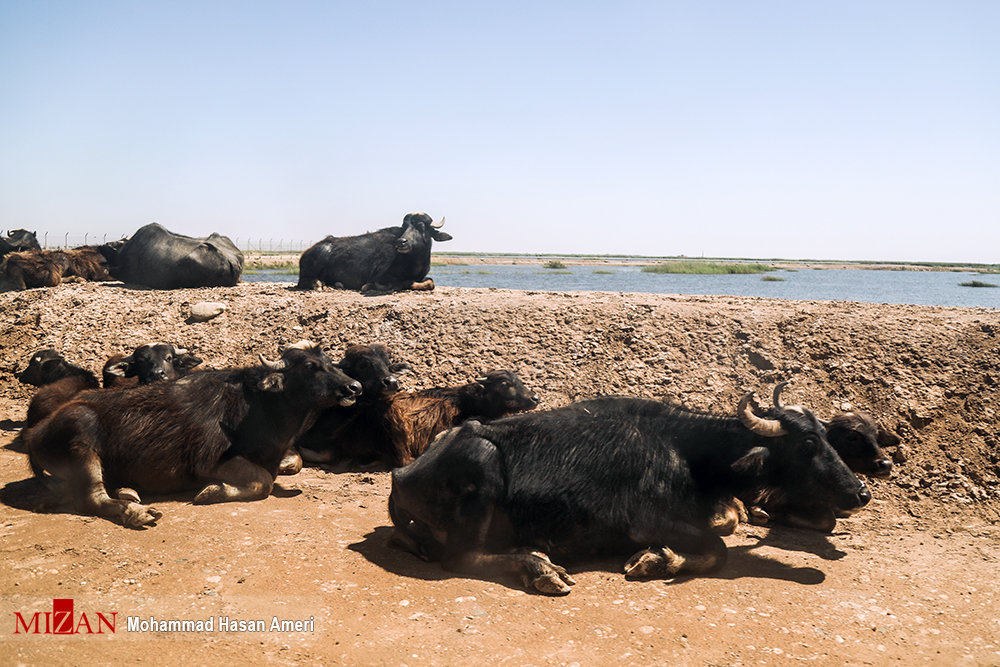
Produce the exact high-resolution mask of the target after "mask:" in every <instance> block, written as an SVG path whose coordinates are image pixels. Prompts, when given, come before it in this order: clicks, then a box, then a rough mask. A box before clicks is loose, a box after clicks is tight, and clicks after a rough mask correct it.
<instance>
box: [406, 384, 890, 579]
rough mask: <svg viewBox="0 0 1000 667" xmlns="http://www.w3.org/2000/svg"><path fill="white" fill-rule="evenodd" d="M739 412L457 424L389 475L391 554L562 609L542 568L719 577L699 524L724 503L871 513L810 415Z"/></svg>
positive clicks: (660, 408) (619, 407)
mask: <svg viewBox="0 0 1000 667" xmlns="http://www.w3.org/2000/svg"><path fill="white" fill-rule="evenodd" d="M750 399H751V396H750V395H749V394H747V395H746V396H745V397H744V398H743V400H741V401H740V404H739V407H738V408H737V414H738V418H726V417H719V416H714V415H707V414H700V413H695V412H690V411H687V410H683V409H681V408H677V407H673V406H668V405H665V404H663V403H660V402H658V401H649V400H643V399H633V398H626V397H609V398H601V399H593V400H590V401H586V402H583V403H579V404H575V405H570V406H567V407H565V408H560V409H557V410H549V411H546V412H541V413H526V414H523V415H516V416H513V417H507V418H504V419H500V420H498V421H494V422H491V423H490V424H480V423H479V422H476V421H469V422H466V423H465V424H464V425H463V426H459V427H457V428H454V429H452V430H450V431H447V432H446V433H444V434H443V435H442V436H441V437H440V438H439V439H438V440H436V441H435V443H434V444H432V445H431V447H430V448H429V449H428V450H427V451H426V452H424V454H423V455H421V456H420V457H419V458H418V459H416V460H415V461H414V462H413V463H411V464H410V465H408V466H406V467H403V468H399V469H397V470H394V471H393V473H392V491H391V492H390V496H389V514H390V516H391V518H392V522H393V525H394V526H395V530H394V534H393V538H392V542H393V544H394V545H395V546H399V547H402V548H404V549H406V550H409V551H411V552H412V553H414V554H416V555H418V556H420V557H422V558H425V559H427V560H439V561H440V562H441V565H442V566H443V567H444V569H446V570H450V571H454V572H461V573H468V574H472V575H474V576H488V577H496V576H513V577H516V578H519V579H520V580H521V582H522V584H523V585H524V586H525V587H526V588H528V589H530V590H534V591H538V592H541V593H545V594H549V595H562V594H566V593H568V592H569V591H570V586H571V585H572V584H573V583H574V581H573V579H572V577H570V576H569V574H567V572H566V570H565V569H564V568H563V567H561V566H559V565H556V564H555V563H554V562H553V561H552V560H550V558H549V554H551V555H552V557H553V558H558V559H567V560H569V559H575V560H580V559H585V558H590V557H594V556H598V555H618V556H628V555H629V554H631V557H630V558H628V560H627V562H626V563H625V567H624V569H625V574H626V576H628V577H630V578H653V577H656V578H668V577H673V576H674V575H676V574H678V573H682V572H689V573H703V572H709V571H711V570H713V569H716V568H718V567H720V566H722V565H723V564H724V563H725V561H726V557H727V552H726V546H725V542H723V540H722V538H721V537H720V536H719V534H718V531H717V527H716V526H713V525H712V520H713V518H714V517H715V514H716V510H717V507H718V506H719V504H720V503H722V502H725V501H727V500H728V499H730V498H732V497H733V496H739V497H761V496H764V495H778V494H785V493H788V494H791V495H794V496H796V497H809V496H812V497H816V498H818V499H819V500H820V501H821V502H823V503H829V504H830V505H831V506H835V507H838V508H842V509H845V510H851V509H856V508H858V507H861V506H863V505H864V504H866V503H867V502H868V501H869V500H870V499H871V494H870V493H869V492H868V490H867V488H866V487H865V485H864V483H862V482H861V481H860V480H858V478H857V477H855V476H854V474H853V473H852V472H851V471H850V470H848V468H847V466H846V465H844V462H843V461H842V460H841V459H840V457H839V456H838V455H837V453H836V452H834V451H833V449H832V448H831V447H830V444H829V443H828V442H827V441H826V438H825V432H824V429H823V426H822V425H821V424H820V422H819V420H818V419H816V417H814V416H813V415H812V413H810V412H809V411H807V410H801V411H800V410H792V409H788V410H783V411H779V412H777V413H776V414H775V415H774V418H762V417H759V416H757V415H755V414H754V413H753V411H752V409H751V408H750V406H749V403H750ZM733 528H735V524H734V525H733Z"/></svg>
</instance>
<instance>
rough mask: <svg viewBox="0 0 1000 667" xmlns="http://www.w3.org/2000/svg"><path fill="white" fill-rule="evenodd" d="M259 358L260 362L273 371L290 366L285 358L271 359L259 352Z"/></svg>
mask: <svg viewBox="0 0 1000 667" xmlns="http://www.w3.org/2000/svg"><path fill="white" fill-rule="evenodd" d="M257 358H259V359H260V363H261V365H262V366H267V367H268V368H270V369H271V370H272V371H283V370H285V369H286V368H287V367H288V362H287V361H285V360H284V359H279V360H278V361H271V360H270V359H268V358H267V357H265V356H264V355H263V354H258V355H257Z"/></svg>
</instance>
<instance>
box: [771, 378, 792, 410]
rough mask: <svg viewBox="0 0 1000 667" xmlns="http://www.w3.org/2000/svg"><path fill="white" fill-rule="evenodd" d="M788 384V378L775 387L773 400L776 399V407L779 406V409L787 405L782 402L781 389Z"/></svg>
mask: <svg viewBox="0 0 1000 667" xmlns="http://www.w3.org/2000/svg"><path fill="white" fill-rule="evenodd" d="M787 384H788V381H787V380H786V381H785V382H779V383H778V385H777V386H776V387H775V388H774V394H773V395H772V398H771V400H772V401H774V407H775V408H777V409H778V410H784V409H785V406H783V405H782V404H781V390H782V389H784V388H785V386H786V385H787Z"/></svg>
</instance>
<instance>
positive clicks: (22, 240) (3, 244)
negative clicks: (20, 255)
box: [0, 229, 42, 257]
mask: <svg viewBox="0 0 1000 667" xmlns="http://www.w3.org/2000/svg"><path fill="white" fill-rule="evenodd" d="M41 249H42V246H41V245H40V244H39V243H38V237H37V236H35V233H34V232H29V231H28V230H27V229H12V230H10V231H9V232H7V236H6V237H2V236H0V257H3V256H4V255H6V254H7V253H9V252H20V251H22V250H41Z"/></svg>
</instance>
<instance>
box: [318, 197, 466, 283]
mask: <svg viewBox="0 0 1000 667" xmlns="http://www.w3.org/2000/svg"><path fill="white" fill-rule="evenodd" d="M443 224H444V218H441V220H440V221H439V222H436V223H435V222H434V221H433V219H432V218H431V216H429V215H427V214H426V213H407V214H406V216H405V217H404V218H403V224H402V226H400V227H386V228H385V229H380V230H378V231H376V232H368V233H367V234H361V235H360V236H340V237H336V236H327V237H326V238H325V239H323V240H322V241H320V242H319V243H317V244H315V245H313V246H312V247H311V248H309V249H308V250H306V251H305V252H303V253H302V256H301V257H300V258H299V283H298V288H299V289H316V288H317V287H322V286H324V285H325V286H327V287H337V288H341V289H351V290H361V291H367V290H407V289H416V290H432V289H434V281H433V280H431V279H429V278H427V272H428V271H429V270H430V268H431V242H432V241H448V240H451V235H450V234H447V233H445V232H442V231H440V227H441V226H442V225H443ZM425 278H427V279H426V280H425Z"/></svg>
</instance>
